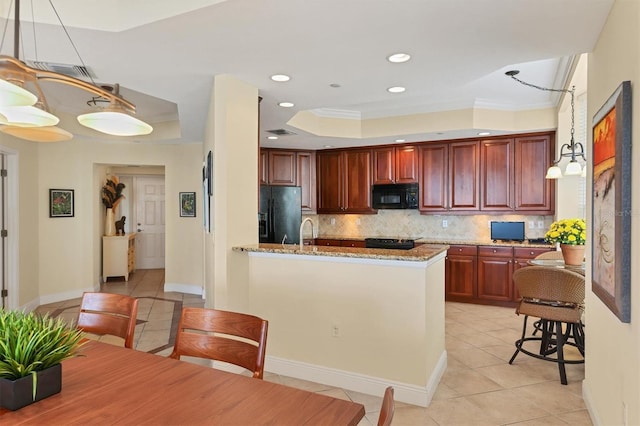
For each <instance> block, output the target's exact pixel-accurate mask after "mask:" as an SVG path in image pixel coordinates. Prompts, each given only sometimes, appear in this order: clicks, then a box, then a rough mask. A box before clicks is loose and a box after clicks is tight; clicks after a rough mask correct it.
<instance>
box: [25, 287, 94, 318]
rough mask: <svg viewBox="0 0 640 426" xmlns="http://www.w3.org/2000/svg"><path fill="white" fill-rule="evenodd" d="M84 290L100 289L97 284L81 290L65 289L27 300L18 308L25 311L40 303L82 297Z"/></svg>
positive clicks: (31, 309) (29, 310)
mask: <svg viewBox="0 0 640 426" xmlns="http://www.w3.org/2000/svg"><path fill="white" fill-rule="evenodd" d="M85 291H100V286H99V285H98V286H97V287H91V288H85V289H82V290H71V291H65V292H63V293H55V294H47V295H45V296H40V297H38V298H37V299H34V300H32V301H30V302H28V303H27V304H26V305H23V306H21V307H20V309H24V310H25V311H26V312H31V311H33V310H34V309H35V308H37V307H38V306H40V305H48V304H49V303H56V302H62V301H64V300H69V299H76V298H80V297H82V293H84V292H85Z"/></svg>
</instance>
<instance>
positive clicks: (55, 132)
mask: <svg viewBox="0 0 640 426" xmlns="http://www.w3.org/2000/svg"><path fill="white" fill-rule="evenodd" d="M0 132H3V133H6V134H8V135H11V136H14V137H16V138H20V139H25V140H28V141H32V142H62V141H68V140H70V139H73V135H72V134H71V133H69V132H67V131H66V130H63V129H61V128H59V127H56V126H45V127H18V126H0Z"/></svg>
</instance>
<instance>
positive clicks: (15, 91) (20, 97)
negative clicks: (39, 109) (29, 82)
mask: <svg viewBox="0 0 640 426" xmlns="http://www.w3.org/2000/svg"><path fill="white" fill-rule="evenodd" d="M37 101H38V98H37V97H36V95H34V94H33V93H31V92H30V91H28V90H26V89H23V88H22V87H20V86H18V85H16V84H13V83H9V82H8V81H6V80H2V79H0V106H31V105H33V104H35V103H36V102H37Z"/></svg>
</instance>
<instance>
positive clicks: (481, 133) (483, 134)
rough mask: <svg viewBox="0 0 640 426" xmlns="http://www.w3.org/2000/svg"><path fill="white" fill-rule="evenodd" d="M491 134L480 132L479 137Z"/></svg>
mask: <svg viewBox="0 0 640 426" xmlns="http://www.w3.org/2000/svg"><path fill="white" fill-rule="evenodd" d="M490 134H491V132H478V136H489V135H490Z"/></svg>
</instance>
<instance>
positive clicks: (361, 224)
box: [304, 210, 553, 241]
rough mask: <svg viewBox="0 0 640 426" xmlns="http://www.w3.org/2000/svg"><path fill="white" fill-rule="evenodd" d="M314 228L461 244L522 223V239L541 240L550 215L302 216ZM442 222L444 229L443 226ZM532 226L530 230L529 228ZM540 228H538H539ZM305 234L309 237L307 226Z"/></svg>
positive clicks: (332, 233)
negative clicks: (497, 224)
mask: <svg viewBox="0 0 640 426" xmlns="http://www.w3.org/2000/svg"><path fill="white" fill-rule="evenodd" d="M304 217H310V218H311V219H312V220H313V222H314V224H315V225H316V227H317V231H316V233H317V235H319V236H331V237H345V238H366V237H399V238H414V239H419V238H426V239H430V240H433V239H440V238H442V239H443V240H447V241H450V240H461V241H485V240H486V241H489V240H490V236H491V234H490V229H489V222H490V221H492V220H495V221H519V222H524V227H525V236H526V238H541V237H543V236H544V234H545V232H546V231H547V229H548V228H549V226H550V225H551V223H552V222H553V216H539V215H537V216H524V215H421V214H420V212H418V211H417V210H378V214H373V215H357V214H345V215H340V214H337V215H326V214H323V215H305V216H304ZM445 223H446V226H444V225H445ZM530 225H533V228H530ZM539 225H542V227H539ZM305 228H306V233H305V234H306V235H307V236H311V230H310V228H311V227H309V226H307V227H305Z"/></svg>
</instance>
